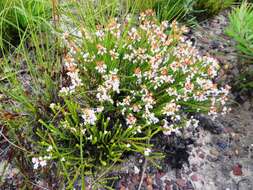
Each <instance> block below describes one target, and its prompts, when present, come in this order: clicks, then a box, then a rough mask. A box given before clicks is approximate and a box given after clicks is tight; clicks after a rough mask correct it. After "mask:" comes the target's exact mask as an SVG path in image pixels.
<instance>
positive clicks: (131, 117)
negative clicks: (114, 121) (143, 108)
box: [126, 114, 137, 126]
mask: <svg viewBox="0 0 253 190" xmlns="http://www.w3.org/2000/svg"><path fill="white" fill-rule="evenodd" d="M136 121H137V119H136V117H134V115H133V114H129V115H128V116H127V119H126V123H127V125H129V126H132V125H134V124H135V123H136Z"/></svg>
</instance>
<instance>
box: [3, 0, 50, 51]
mask: <svg viewBox="0 0 253 190" xmlns="http://www.w3.org/2000/svg"><path fill="white" fill-rule="evenodd" d="M50 7H51V1H50V0H1V2H0V26H1V27H0V28H1V30H0V45H1V47H3V45H4V44H7V45H10V44H11V45H13V44H18V43H19V41H20V39H21V38H22V35H23V34H24V32H25V31H26V30H27V28H28V26H29V25H36V27H39V26H40V25H41V23H43V22H44V21H45V20H47V19H48V18H50V15H51V12H50Z"/></svg>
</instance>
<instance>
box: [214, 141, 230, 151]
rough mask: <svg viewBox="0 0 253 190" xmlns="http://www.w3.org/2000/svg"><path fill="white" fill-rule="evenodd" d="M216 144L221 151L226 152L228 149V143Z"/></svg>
mask: <svg viewBox="0 0 253 190" xmlns="http://www.w3.org/2000/svg"><path fill="white" fill-rule="evenodd" d="M216 144H217V146H218V147H219V148H220V149H221V150H225V149H226V148H227V147H228V143H226V142H225V141H221V140H220V141H218V142H217V143H216Z"/></svg>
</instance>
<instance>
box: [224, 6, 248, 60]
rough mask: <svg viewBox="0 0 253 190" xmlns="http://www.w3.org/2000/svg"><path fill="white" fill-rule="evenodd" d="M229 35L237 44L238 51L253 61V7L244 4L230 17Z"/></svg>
mask: <svg viewBox="0 0 253 190" xmlns="http://www.w3.org/2000/svg"><path fill="white" fill-rule="evenodd" d="M229 20H230V23H229V26H228V28H227V34H228V35H229V36H231V37H232V38H233V39H234V40H235V41H236V42H237V46H236V47H237V49H238V50H239V51H240V52H241V53H243V55H244V56H246V57H247V58H249V59H253V6H252V5H251V4H248V3H246V2H244V3H243V4H242V5H241V6H240V7H237V8H235V9H234V10H233V11H232V13H231V14H230V15H229Z"/></svg>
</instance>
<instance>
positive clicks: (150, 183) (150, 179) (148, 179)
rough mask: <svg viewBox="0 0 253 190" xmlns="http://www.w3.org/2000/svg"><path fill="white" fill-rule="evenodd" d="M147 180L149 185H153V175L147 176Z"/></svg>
mask: <svg viewBox="0 0 253 190" xmlns="http://www.w3.org/2000/svg"><path fill="white" fill-rule="evenodd" d="M146 182H147V185H152V184H153V179H152V177H151V176H147V178H146Z"/></svg>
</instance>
